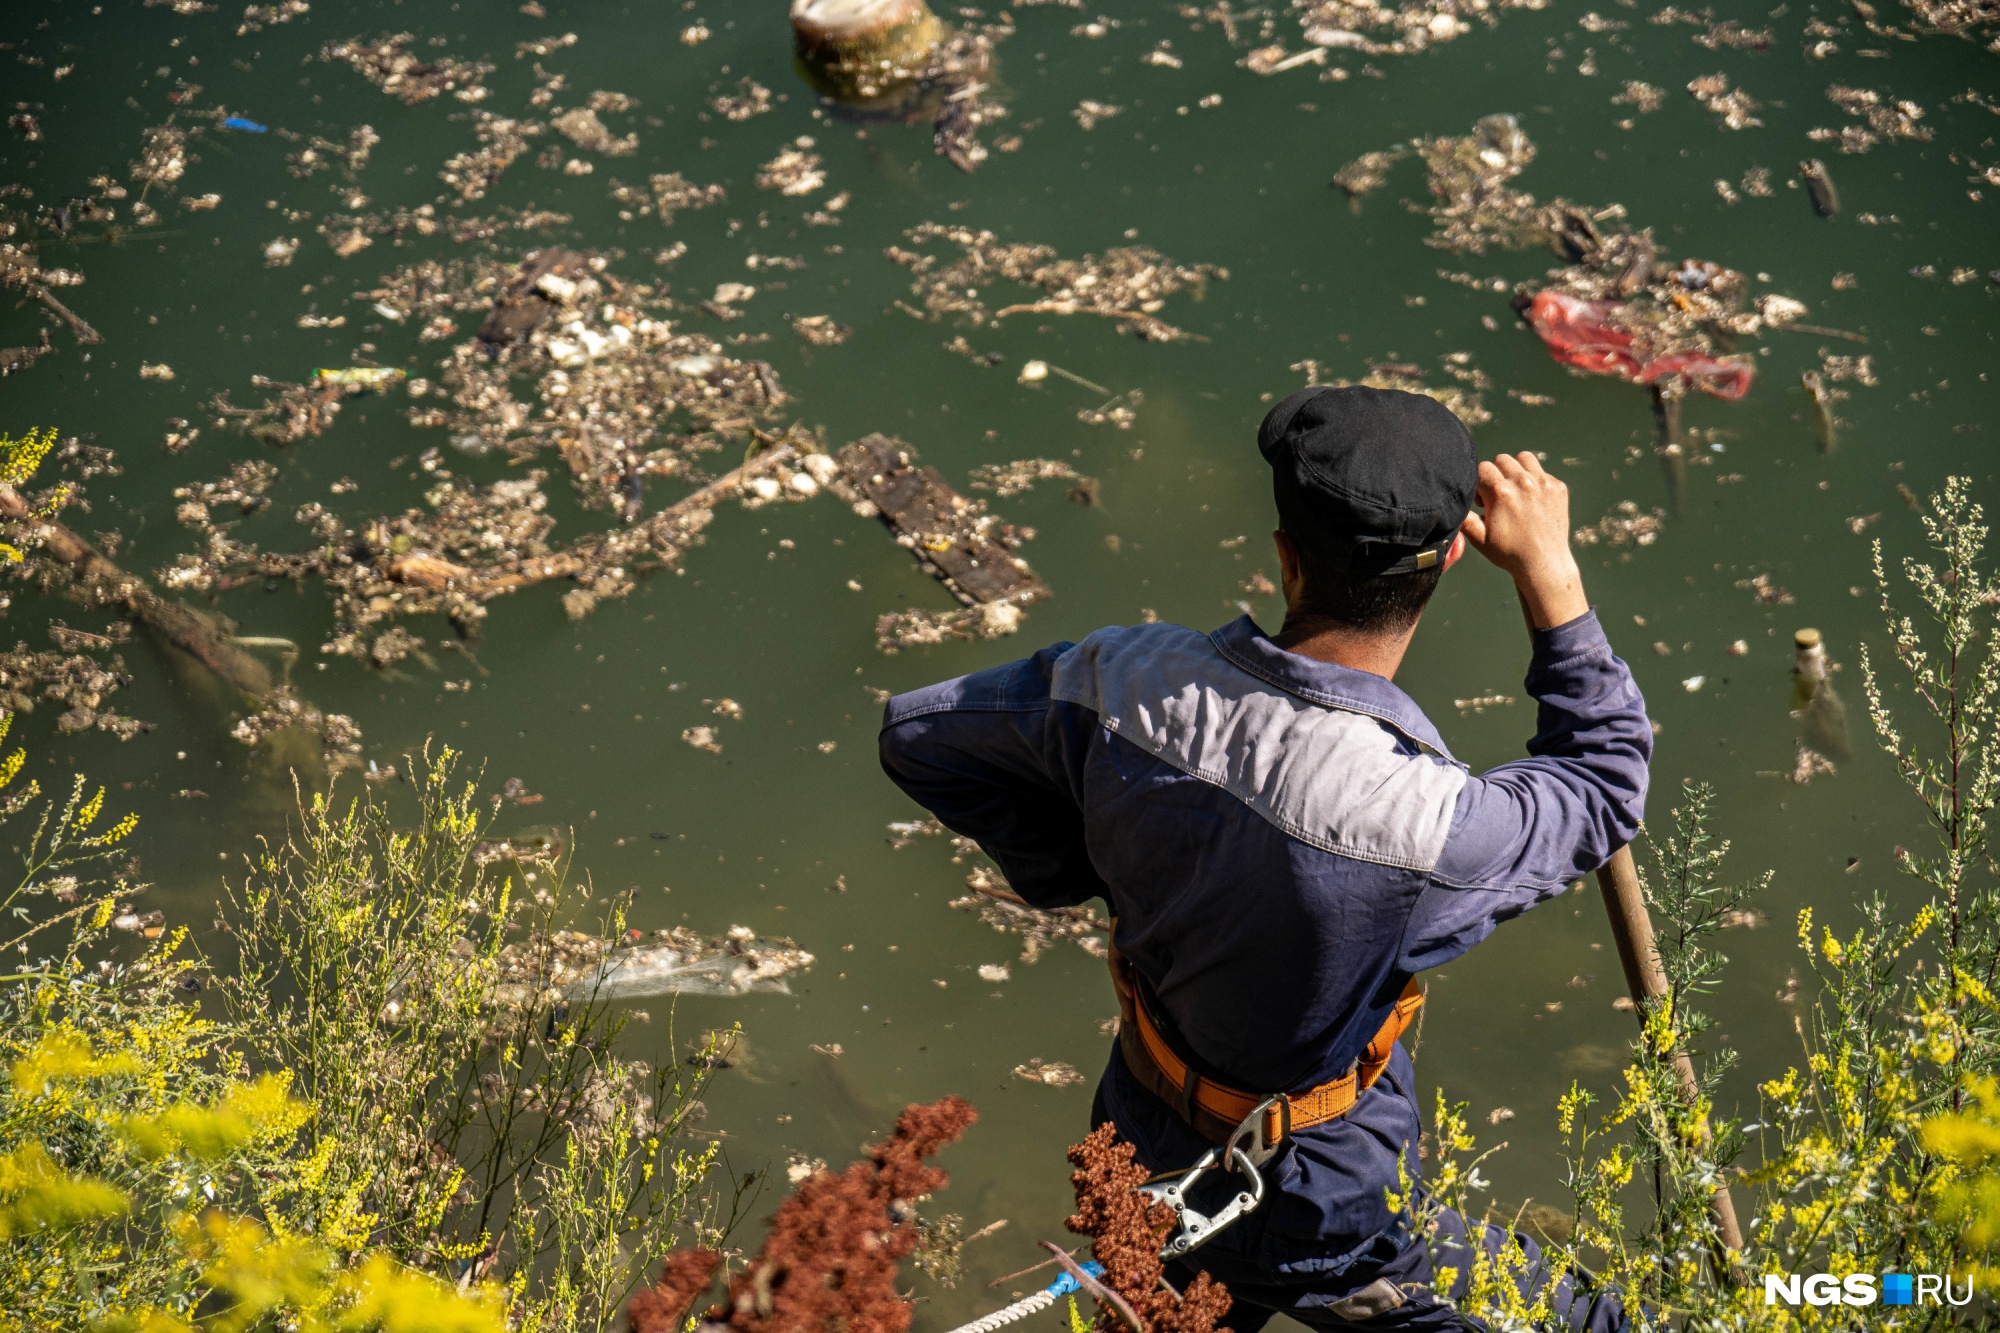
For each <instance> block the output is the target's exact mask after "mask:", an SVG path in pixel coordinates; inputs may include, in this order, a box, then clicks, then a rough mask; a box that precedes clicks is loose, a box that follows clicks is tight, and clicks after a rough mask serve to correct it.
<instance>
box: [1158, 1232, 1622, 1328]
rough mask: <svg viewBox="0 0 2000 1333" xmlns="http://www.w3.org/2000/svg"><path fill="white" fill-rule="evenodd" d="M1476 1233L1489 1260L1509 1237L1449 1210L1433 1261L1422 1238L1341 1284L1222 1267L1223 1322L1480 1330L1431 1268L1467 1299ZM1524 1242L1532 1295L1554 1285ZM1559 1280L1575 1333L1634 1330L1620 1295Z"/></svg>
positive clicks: (1177, 1269) (1180, 1282)
mask: <svg viewBox="0 0 2000 1333" xmlns="http://www.w3.org/2000/svg"><path fill="white" fill-rule="evenodd" d="M1473 1234H1477V1235H1478V1237H1479V1240H1478V1243H1479V1245H1480V1246H1481V1247H1482V1248H1483V1249H1485V1250H1486V1252H1487V1253H1488V1254H1494V1253H1497V1252H1498V1251H1499V1249H1500V1246H1501V1245H1502V1243H1504V1241H1505V1239H1506V1233H1505V1232H1503V1231H1502V1230H1501V1229H1500V1228H1498V1227H1493V1226H1488V1225H1486V1224H1484V1223H1468V1222H1467V1221H1466V1219H1465V1218H1463V1217H1461V1216H1460V1215H1459V1214H1457V1213H1456V1212H1453V1211H1451V1210H1449V1209H1447V1210H1445V1212H1444V1213H1443V1215H1442V1216H1441V1217H1440V1218H1439V1220H1438V1234H1437V1235H1436V1236H1435V1237H1433V1239H1432V1242H1431V1244H1432V1245H1434V1246H1435V1247H1436V1250H1435V1256H1434V1255H1433V1251H1432V1249H1431V1247H1430V1246H1426V1245H1425V1244H1424V1243H1423V1242H1422V1241H1420V1240H1419V1241H1413V1242H1412V1243H1410V1244H1409V1245H1408V1246H1406V1247H1405V1248H1404V1249H1403V1251H1402V1253H1400V1254H1398V1255H1397V1256H1396V1257H1395V1258H1393V1259H1391V1260H1389V1261H1387V1262H1386V1263H1382V1264H1377V1265H1370V1266H1368V1267H1367V1269H1366V1271H1353V1270H1350V1271H1349V1272H1346V1273H1343V1274H1341V1275H1340V1276H1339V1277H1335V1278H1326V1279H1319V1280H1314V1279H1303V1280H1301V1281H1299V1282H1296V1283H1293V1282H1282V1283H1276V1282H1272V1281H1269V1280H1266V1281H1256V1280H1249V1281H1246V1280H1245V1276H1246V1275H1245V1274H1243V1273H1240V1272H1235V1271H1231V1270H1234V1269H1235V1267H1236V1266H1235V1265H1234V1264H1217V1265H1216V1266H1215V1267H1216V1268H1218V1269H1223V1270H1225V1271H1220V1272H1216V1271H1213V1270H1211V1275H1212V1276H1213V1277H1215V1278H1216V1279H1217V1280H1218V1281H1221V1282H1222V1283H1223V1284H1224V1285H1225V1286H1227V1287H1228V1288H1229V1294H1230V1295H1231V1296H1232V1297H1234V1298H1235V1303H1234V1304H1232V1305H1231V1306H1230V1307H1229V1313H1228V1315H1226V1316H1225V1317H1224V1319H1223V1322H1224V1324H1226V1325H1227V1326H1228V1328H1229V1329H1230V1330H1231V1331H1232V1333H1257V1331H1258V1330H1259V1329H1261V1328H1263V1327H1264V1325H1265V1324H1266V1323H1267V1322H1269V1321H1270V1319H1271V1316H1273V1315H1279V1314H1284V1315H1290V1316H1291V1317H1292V1318H1293V1319H1296V1320H1298V1321H1299V1322H1300V1323H1302V1324H1304V1325H1306V1326H1307V1327H1308V1328H1312V1329H1328V1330H1332V1329H1367V1330H1371V1331H1372V1330H1380V1331H1381V1333H1392V1331H1393V1333H1459V1331H1460V1330H1465V1329H1471V1328H1476V1327H1477V1325H1475V1324H1474V1323H1473V1321H1471V1320H1469V1319H1467V1318H1465V1317H1464V1316H1462V1315H1460V1314H1459V1313H1458V1312H1457V1311H1456V1310H1454V1309H1452V1307H1451V1306H1450V1305H1449V1304H1447V1303H1446V1302H1445V1301H1444V1300H1441V1299H1439V1296H1438V1293H1437V1292H1436V1290H1435V1289H1434V1287H1433V1285H1432V1262H1433V1257H1435V1259H1436V1260H1437V1261H1438V1262H1439V1263H1441V1264H1443V1265H1444V1266H1446V1267H1450V1268H1453V1269H1456V1270H1457V1273H1458V1280H1457V1282H1456V1283H1455V1284H1454V1289H1453V1290H1452V1291H1451V1292H1450V1293H1449V1294H1450V1296H1451V1297H1453V1298H1459V1297H1462V1296H1463V1295H1464V1294H1465V1287H1466V1283H1467V1279H1468V1276H1469V1274H1470V1271H1471V1268H1472V1254H1471V1250H1470V1246H1471V1244H1472V1240H1471V1237H1472V1235H1473ZM1518 1239H1519V1240H1520V1242H1521V1246H1522V1249H1523V1250H1524V1251H1525V1252H1526V1254H1527V1256H1528V1267H1527V1269H1526V1271H1525V1272H1524V1273H1523V1275H1522V1283H1523V1286H1524V1287H1525V1288H1526V1291H1527V1292H1538V1291H1540V1290H1541V1289H1542V1287H1543V1286H1544V1285H1546V1284H1547V1283H1548V1281H1549V1280H1550V1277H1551V1274H1550V1273H1549V1271H1548V1266H1547V1265H1546V1264H1545V1263H1544V1262H1543V1260H1542V1256H1541V1248H1540V1247H1539V1246H1537V1245H1536V1244H1535V1242H1534V1241H1532V1240H1529V1239H1528V1238H1527V1237H1525V1236H1521V1237H1518ZM1201 1260H1202V1252H1201V1251H1200V1250H1196V1251H1195V1252H1194V1253H1193V1254H1191V1255H1189V1256H1188V1257H1187V1258H1186V1259H1181V1260H1176V1261H1174V1262H1172V1263H1170V1264H1168V1265H1167V1281H1169V1282H1171V1283H1173V1285H1174V1287H1175V1289H1177V1290H1185V1289H1186V1286H1187V1283H1189V1282H1190V1281H1192V1280H1193V1279H1194V1275H1195V1273H1196V1272H1197V1271H1199V1270H1201V1269H1202V1268H1203V1264H1202V1262H1201ZM1554 1278H1555V1282H1556V1290H1555V1292H1554V1294H1553V1299H1552V1300H1551V1302H1550V1303H1551V1305H1552V1306H1553V1308H1554V1310H1555V1312H1556V1314H1557V1315H1558V1316H1559V1317H1561V1318H1563V1319H1565V1320H1567V1322H1568V1324H1569V1326H1570V1328H1572V1329H1574V1330H1575V1331H1576V1333H1625V1331H1626V1330H1627V1329H1628V1328H1629V1327H1630V1325H1629V1323H1628V1322H1627V1320H1626V1318H1625V1311H1624V1306H1623V1304H1622V1303H1621V1302H1620V1301H1619V1299H1618V1297H1617V1296H1616V1295H1614V1294H1612V1293H1610V1292H1599V1293H1596V1294H1594V1295H1586V1294H1584V1293H1582V1292H1579V1291H1578V1290H1577V1289H1576V1283H1575V1280H1574V1279H1573V1277H1572V1276H1571V1275H1570V1274H1568V1273H1561V1274H1556V1275H1554ZM1392 1292H1393V1293H1394V1294H1391V1293H1392Z"/></svg>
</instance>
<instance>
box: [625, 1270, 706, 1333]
mask: <svg viewBox="0 0 2000 1333" xmlns="http://www.w3.org/2000/svg"><path fill="white" fill-rule="evenodd" d="M721 1262H722V1256H721V1255H719V1254H717V1253H716V1252H715V1251H714V1250H675V1251H674V1252H673V1253H672V1254H670V1255H668V1256H667V1262H666V1266H665V1267H664V1268H662V1269H661V1271H660V1280H659V1281H658V1282H657V1283H655V1284H654V1285H652V1286H651V1287H648V1288H647V1289H646V1290H644V1291H642V1292H640V1293H639V1294H638V1295H637V1296H634V1297H633V1298H632V1303H631V1304H630V1305H629V1306H627V1307H626V1308H625V1314H626V1316H627V1317H628V1318H629V1319H631V1321H632V1333H680V1330H681V1323H682V1321H684V1320H685V1319H686V1318H687V1312H688V1309H689V1308H690V1307H691V1306H693V1304H694V1303H695V1301H696V1300H697V1299H699V1298H700V1296H701V1294H702V1293H703V1292H704V1291H707V1290H708V1284H709V1280H710V1279H712V1278H713V1277H714V1276H715V1268H716V1265H717V1264H720V1263H721Z"/></svg>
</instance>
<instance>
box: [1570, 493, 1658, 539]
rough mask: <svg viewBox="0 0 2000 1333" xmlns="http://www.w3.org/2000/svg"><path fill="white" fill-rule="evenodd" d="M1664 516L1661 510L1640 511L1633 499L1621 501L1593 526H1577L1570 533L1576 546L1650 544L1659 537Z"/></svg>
mask: <svg viewBox="0 0 2000 1333" xmlns="http://www.w3.org/2000/svg"><path fill="white" fill-rule="evenodd" d="M1666 517H1667V511H1666V510H1664V509H1654V510H1651V511H1650V512H1642V511H1641V510H1640V508H1639V506H1638V504H1637V503H1636V502H1635V501H1632V500H1620V501H1619V502H1618V505H1617V507H1616V508H1615V509H1613V510H1612V511H1611V512H1610V513H1609V514H1606V515H1605V516H1604V517H1603V518H1600V519H1599V520H1597V522H1596V523H1595V524H1594V525H1593V526H1590V527H1584V528H1578V529H1577V530H1576V531H1575V532H1574V533H1573V534H1571V535H1572V537H1573V539H1574V540H1575V542H1576V544H1577V545H1578V546H1595V545H1597V544H1598V543H1599V542H1603V543H1605V544H1606V545H1609V546H1651V545H1652V544H1653V543H1654V542H1656V541H1658V540H1659V537H1660V527H1661V525H1662V524H1663V523H1664V522H1665V521H1666Z"/></svg>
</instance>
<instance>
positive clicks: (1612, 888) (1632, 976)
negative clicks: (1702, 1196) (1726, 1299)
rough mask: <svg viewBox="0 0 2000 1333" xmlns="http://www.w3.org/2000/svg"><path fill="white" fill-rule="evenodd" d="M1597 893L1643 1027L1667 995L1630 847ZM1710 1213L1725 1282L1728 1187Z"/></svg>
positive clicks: (1610, 865) (1689, 1084)
mask: <svg viewBox="0 0 2000 1333" xmlns="http://www.w3.org/2000/svg"><path fill="white" fill-rule="evenodd" d="M1597 887H1598V888H1600V889H1602V890H1603V891H1604V910H1605V911H1606V912H1607V913H1608V914H1609V915H1610V917H1611V937H1612V938H1613V939H1614V940H1616V941H1617V942H1618V961H1619V962H1621V963H1623V964H1624V965H1625V984H1626V986H1627V987H1629V988H1630V990H1631V992H1632V1002H1633V1004H1634V1005H1635V1006H1637V1008H1638V1010H1639V1013H1640V1021H1641V1022H1643V1021H1644V1018H1645V1008H1646V1006H1647V1005H1648V1004H1649V1003H1651V1002H1653V1001H1656V1000H1659V999H1662V998H1664V997H1665V995H1666V994H1667V974H1666V970H1665V969H1664V968H1662V967H1661V966H1660V954H1659V950H1658V948H1657V947H1655V945H1654V943H1653V919H1652V917H1650V916H1648V915H1647V913H1646V897H1645V894H1644V892H1643V891H1642V890H1641V889H1640V888H1639V868H1638V866H1636V865H1634V864H1633V862H1632V849H1631V848H1630V847H1620V848H1619V849H1618V850H1617V851H1616V852H1613V853H1612V855H1611V859H1610V860H1609V861H1606V862H1605V863H1604V864H1603V865H1602V866H1600V867H1599V868H1598V871H1597ZM1674 1068H1675V1070H1676V1071H1677V1072H1678V1073H1679V1075H1680V1083H1681V1091H1682V1092H1683V1093H1685V1094H1686V1095H1687V1097H1688V1099H1689V1100H1690V1101H1693V1100H1694V1099H1695V1098H1696V1097H1697V1096H1699V1094H1700V1086H1699V1084H1697V1083H1696V1081H1695V1076H1694V1061H1692V1060H1690V1059H1689V1058H1688V1054H1687V1052H1686V1051H1680V1052H1677V1053H1676V1054H1675V1055H1674ZM1701 1136H1702V1139H1703V1141H1704V1142H1705V1141H1706V1140H1707V1138H1708V1127H1707V1126H1706V1125H1703V1126H1702V1130H1701ZM1709 1211H1710V1212H1712V1213H1714V1215H1715V1231H1716V1239H1717V1241H1718V1243H1719V1246H1720V1248H1721V1250H1722V1251H1723V1253H1721V1254H1718V1255H1717V1256H1716V1261H1715V1267H1716V1275H1717V1276H1718V1277H1719V1278H1721V1279H1722V1280H1723V1281H1728V1280H1729V1277H1730V1274H1731V1270H1732V1267H1733V1265H1732V1264H1731V1262H1730V1260H1729V1257H1728V1256H1729V1254H1730V1253H1731V1252H1733V1253H1737V1254H1740V1253H1742V1251H1743V1228H1742V1227H1741V1226H1740V1225H1739V1224H1738V1223H1737V1221H1736V1201H1735V1200H1734V1199H1733V1198H1731V1197H1730V1193H1729V1186H1727V1185H1717V1186H1716V1187H1715V1194H1714V1195H1713V1197H1711V1198H1710V1199H1709Z"/></svg>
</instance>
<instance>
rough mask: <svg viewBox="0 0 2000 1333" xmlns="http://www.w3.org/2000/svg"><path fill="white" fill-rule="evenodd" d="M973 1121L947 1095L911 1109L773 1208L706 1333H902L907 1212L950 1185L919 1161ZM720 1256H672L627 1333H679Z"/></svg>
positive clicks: (641, 1299) (910, 1221) (972, 1114)
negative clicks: (854, 1158)
mask: <svg viewBox="0 0 2000 1333" xmlns="http://www.w3.org/2000/svg"><path fill="white" fill-rule="evenodd" d="M976 1119H978V1112H976V1111H974V1110H973V1109H972V1106H971V1104H970V1103H968V1102H966V1101H964V1100H963V1099H961V1098H958V1097H946V1098H944V1099H943V1100H941V1101H937V1102H932V1103H931V1104H929V1105H928V1106H925V1105H911V1106H908V1107H905V1108H904V1110H903V1114H902V1115H901V1116H899V1117H897V1119H896V1129H895V1132H894V1133H892V1134H891V1135H890V1136H889V1137H888V1138H887V1139H885V1140H884V1141H882V1142H881V1143H878V1144H876V1145H875V1146H874V1147H872V1148H870V1149H868V1151H867V1157H866V1160H863V1161H859V1162H855V1163H854V1164H853V1165H851V1166H849V1167H848V1168H847V1170H845V1171H843V1172H842V1173H841V1174H839V1175H837V1176H836V1175H834V1174H832V1173H831V1172H827V1171H820V1172H818V1173H816V1174H814V1175H813V1176H811V1177H809V1178H808V1179H807V1180H806V1181H805V1182H804V1183H803V1184H801V1185H800V1186H799V1188H798V1191H797V1192H796V1193H795V1194H793V1195H792V1197H791V1198H789V1199H787V1200H785V1201H784V1203H782V1204H781V1205H779V1207H778V1212H777V1216H776V1217H774V1218H773V1219H772V1221H771V1231H770V1234H769V1235H767V1236H766V1237H765V1238H764V1246H763V1248H762V1249H761V1250H759V1251H758V1252H757V1253H756V1255H754V1256H753V1257H752V1258H751V1259H750V1261H749V1263H747V1264H746V1265H745V1266H744V1268H743V1270H742V1271H741V1272H739V1273H738V1274H736V1276H735V1277H734V1278H732V1279H731V1280H730V1283H729V1294H728V1298H727V1300H725V1301H724V1302H723V1303H722V1304H720V1305H717V1306H715V1307H713V1308H712V1309H710V1310H709V1312H708V1314H707V1317H706V1318H705V1320H704V1321H703V1323H702V1328H703V1329H704V1330H707V1333H722V1330H724V1329H730V1330H733V1331H734V1333H821V1330H835V1329H838V1330H841V1333H903V1330H904V1329H907V1328H908V1327H909V1326H910V1303H909V1302H908V1301H906V1300H904V1299H903V1298H902V1297H901V1296H899V1295H897V1294H896V1264H897V1262H898V1261H899V1260H901V1259H903V1258H904V1257H906V1256H907V1255H908V1254H909V1253H910V1251H911V1250H912V1249H914V1248H915V1247H916V1244H917V1240H918V1234H917V1226H916V1214H915V1211H914V1209H913V1207H912V1205H913V1204H914V1203H915V1202H916V1201H917V1200H919V1199H921V1198H923V1197H924V1196H926V1195H928V1194H931V1193H933V1192H934V1191H936V1190H938V1189H941V1188H943V1186H944V1184H945V1181H946V1177H945V1174H944V1172H942V1171H939V1170H938V1169H937V1168H935V1167H931V1166H926V1165H925V1164H924V1159H925V1158H927V1157H930V1156H931V1155H932V1154H934V1153H936V1152H937V1151H938V1150H939V1149H941V1148H943V1147H945V1146H946V1145H947V1144H950V1143H953V1142H955V1141H956V1140H957V1139H958V1136H959V1135H960V1134H963V1133H964V1132H965V1130H966V1127H967V1126H969V1125H971V1124H972V1122H973V1121H974V1120H976ZM718 1263H719V1258H718V1256H717V1255H715V1254H713V1253H712V1252H709V1251H706V1250H682V1251H676V1252H675V1253H674V1254H671V1255H669V1256H668V1257H667V1262H666V1268H665V1271H664V1272H663V1273H662V1274H661V1278H660V1281H659V1283H658V1284H657V1285H656V1286H654V1287H653V1288H651V1289H650V1290H648V1291H645V1292H642V1293H640V1295H639V1296H638V1297H637V1298H635V1299H634V1300H633V1302H632V1304H631V1306H630V1307H629V1309H628V1311H627V1313H628V1314H629V1316H630V1318H631V1321H632V1329H633V1333H677V1331H678V1330H679V1328H680V1327H681V1324H682V1321H683V1320H684V1319H685V1318H686V1316H687V1311H688V1309H689V1307H691V1306H692V1305H693V1304H694V1302H695V1301H696V1300H697V1299H698V1298H699V1297H700V1295H701V1293H702V1292H703V1291H704V1290H705V1289H706V1288H707V1286H708V1281H709V1278H710V1277H711V1276H712V1275H713V1273H714V1271H715V1268H716V1266H717V1264H718Z"/></svg>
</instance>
